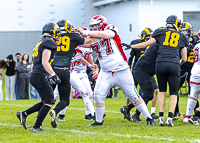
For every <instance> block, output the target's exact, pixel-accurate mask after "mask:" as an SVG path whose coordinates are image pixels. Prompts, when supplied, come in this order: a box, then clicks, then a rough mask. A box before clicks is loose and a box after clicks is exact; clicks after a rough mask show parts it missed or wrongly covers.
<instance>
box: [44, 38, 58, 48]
mask: <svg viewBox="0 0 200 143" xmlns="http://www.w3.org/2000/svg"><path fill="white" fill-rule="evenodd" d="M42 45H43V46H44V47H46V48H47V49H57V46H56V43H55V42H54V41H53V40H52V39H48V38H47V39H44V40H43V41H42Z"/></svg>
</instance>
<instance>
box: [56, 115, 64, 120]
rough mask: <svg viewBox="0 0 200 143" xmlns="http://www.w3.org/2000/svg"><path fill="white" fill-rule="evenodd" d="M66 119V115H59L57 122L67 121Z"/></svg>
mask: <svg viewBox="0 0 200 143" xmlns="http://www.w3.org/2000/svg"><path fill="white" fill-rule="evenodd" d="M64 117H65V115H58V117H57V121H65V119H64Z"/></svg>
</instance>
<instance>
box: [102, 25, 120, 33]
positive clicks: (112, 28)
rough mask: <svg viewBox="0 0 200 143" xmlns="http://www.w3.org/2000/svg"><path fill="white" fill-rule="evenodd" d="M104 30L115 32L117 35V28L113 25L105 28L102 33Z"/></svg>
mask: <svg viewBox="0 0 200 143" xmlns="http://www.w3.org/2000/svg"><path fill="white" fill-rule="evenodd" d="M105 30H113V31H115V32H116V33H118V28H117V27H116V26H115V25H113V24H109V25H107V26H106V27H105V29H104V31H105Z"/></svg>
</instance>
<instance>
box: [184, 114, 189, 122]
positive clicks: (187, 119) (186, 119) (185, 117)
mask: <svg viewBox="0 0 200 143" xmlns="http://www.w3.org/2000/svg"><path fill="white" fill-rule="evenodd" d="M190 118H191V116H187V115H185V114H184V115H183V123H188V121H189V119H190Z"/></svg>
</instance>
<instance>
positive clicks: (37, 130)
mask: <svg viewBox="0 0 200 143" xmlns="http://www.w3.org/2000/svg"><path fill="white" fill-rule="evenodd" d="M30 132H32V133H40V132H45V131H44V130H43V129H42V128H33V127H32V128H31V130H30Z"/></svg>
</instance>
